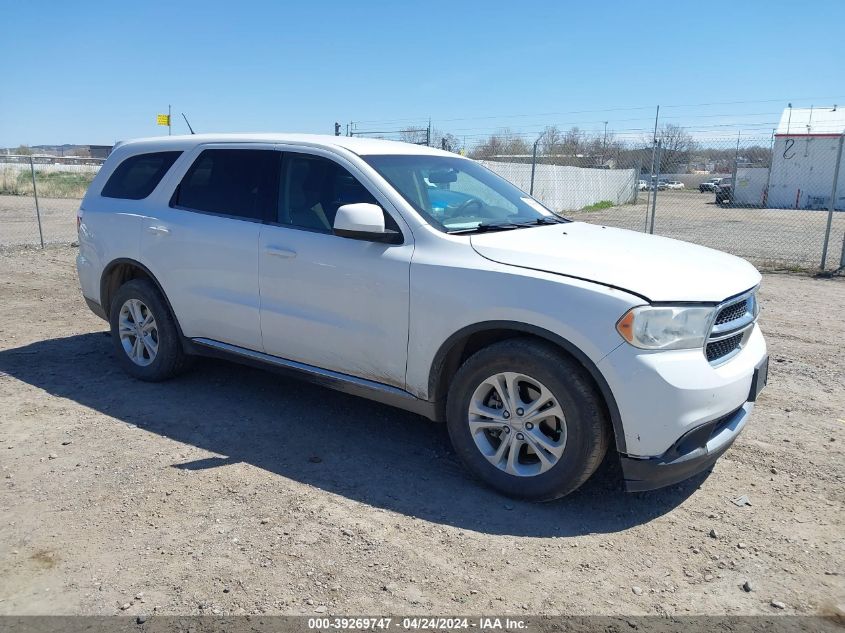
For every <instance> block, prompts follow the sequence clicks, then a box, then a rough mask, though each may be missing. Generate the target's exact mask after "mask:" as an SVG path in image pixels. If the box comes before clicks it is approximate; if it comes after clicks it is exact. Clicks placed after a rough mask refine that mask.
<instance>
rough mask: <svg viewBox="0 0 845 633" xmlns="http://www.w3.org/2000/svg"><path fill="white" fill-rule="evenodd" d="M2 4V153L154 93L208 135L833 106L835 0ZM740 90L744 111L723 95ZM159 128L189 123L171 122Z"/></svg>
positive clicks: (694, 124) (734, 95)
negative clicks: (804, 0) (656, 107)
mask: <svg viewBox="0 0 845 633" xmlns="http://www.w3.org/2000/svg"><path fill="white" fill-rule="evenodd" d="M0 8H2V16H3V21H4V29H3V36H2V39H0V59H2V60H3V62H4V63H3V73H2V75H3V79H2V82H3V87H2V89H0V146H16V145H18V144H21V143H26V144H31V145H34V144H42V143H51V144H52V143H112V142H113V141H115V140H117V139H122V138H131V137H137V136H150V135H155V134H160V133H162V132H164V133H166V128H161V127H157V126H156V125H155V115H156V113H158V112H166V111H167V105H168V103H170V104H173V110H174V113H175V114H176V116H178V113H179V112H182V111H184V112H187V113H188V115H189V118H190V119H191V122H192V124H193V125H194V127H195V128H196V129H197V130H198V131H204V132H210V131H306V132H320V133H332V131H333V123H334V121H336V120H337V121H340V122H342V123H344V125H345V123H346V122H347V121H380V120H381V121H384V120H388V121H393V120H397V119H402V120H403V121H401V122H398V121H397V122H395V123H394V122H385V123H382V122H373V123H360V124H359V129H364V128H376V129H378V128H380V127H387V128H389V129H391V128H395V127H398V126H400V125H402V124H405V123H407V122H410V121H405V120H410V119H416V120H417V122H420V121H423V120H425V119H427V117H429V116H430V117H431V118H432V120H433V125H434V126H435V127H437V128H439V129H442V130H445V131H453V132H454V133H455V134H457V135H458V136H462V135H467V136H468V137H469V138H470V139H472V138H476V137H478V136H480V135H483V134H486V133H489V132H490V131H492V130H494V129H496V128H499V127H503V126H509V127H511V128H513V129H515V130H519V131H522V132H526V133H527V132H531V133H533V131H534V130H537V129H540V128H541V127H542V126H543V125H544V124H557V125H559V126H560V127H562V128H567V127H570V126H571V125H580V126H581V127H582V128H586V129H596V128H600V127H601V125H602V124H603V121H604V120H608V121H609V127H610V129H611V130H615V131H617V132H619V133H622V134H625V133H627V134H635V133H638V132H637V131H638V130H639V129H647V128H648V127H649V125H650V123H649V121H650V120H651V119H652V117H653V107H654V105H656V104H658V103H660V104H661V105H662V106H665V107H664V109H663V110H662V114H663V115H664V116H665V117H666V118H665V119H664V120H668V121H672V122H676V123H681V124H684V125H687V126H688V127H690V128H693V129H700V130H702V132H701V133H706V132H707V131H709V130H713V132H714V133H716V132H719V133H721V132H722V131H723V128H722V127H719V126H724V128H728V127H730V126H732V125H733V126H742V125H746V126H750V125H751V124H752V123H753V124H754V125H756V126H757V129H759V130H762V132H761V134H768V132H770V129H769V128H770V127H771V125H770V123H772V124H773V123H774V122H775V121H777V118H778V114H779V112H780V111H781V110H782V108H783V107H784V106H785V105H786V102H787V101H789V100H791V101H793V104H794V105H795V106H809V105H811V104H815V105H821V104H825V105H829V104H831V103H834V102H837V99H838V103H841V104H842V105H843V106H845V37H843V33H842V25H843V24H845V2H842V1H841V0H829V1H826V0H813V2H809V3H804V4H801V3H795V2H780V1H777V0H772V1H769V2H762V1H760V2H728V3H716V4H707V3H699V2H697V3H692V2H677V1H676V2H621V1H620V2H613V1H606V2H553V1H550V0H549V1H545V2H533V1H529V0H522V1H520V2H513V1H512V0H511V1H508V2H497V1H495V0H487V1H484V2H463V1H457V0H450V1H446V2H441V1H438V0H429V1H427V2H401V1H400V2H367V1H365V0H360V1H357V2H321V1H318V0H309V1H307V2H282V1H279V2H258V1H253V0H240V1H239V2H216V1H209V0H203V1H202V2H173V3H170V2H116V1H109V2H94V1H86V0H77V1H74V2H59V1H55V2H46V1H39V0H31V1H26V2H24V1H21V0H7V1H6V2H3V3H2V5H0ZM736 101H742V102H750V103H737V104H726V103H725V102H736ZM714 102H716V103H719V104H720V105H710V106H696V107H670V106H682V105H683V106H688V105H690V104H702V103H714ZM636 108H640V109H636ZM512 115H520V116H512ZM174 126H175V127H174V133H182V132H185V131H186V129H185V127H184V124H183V123H182V122H181V117H180V118H179V119H178V120H176V117H174ZM767 126H768V127H767Z"/></svg>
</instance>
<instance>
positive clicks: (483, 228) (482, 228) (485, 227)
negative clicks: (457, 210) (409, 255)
mask: <svg viewBox="0 0 845 633" xmlns="http://www.w3.org/2000/svg"><path fill="white" fill-rule="evenodd" d="M567 222H569V220H565V219H563V218H558V217H556V216H555V217H553V216H543V217H540V218H535V219H534V220H529V221H528V222H482V223H480V224H479V225H478V226H473V227H471V228H468V229H455V230H454V231H449V233H450V234H452V235H454V234H458V233H486V232H487V231H507V230H510V229H525V228H529V227H532V226H544V225H548V224H565V223H567Z"/></svg>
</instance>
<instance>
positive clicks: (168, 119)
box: [167, 103, 172, 136]
mask: <svg viewBox="0 0 845 633" xmlns="http://www.w3.org/2000/svg"><path fill="white" fill-rule="evenodd" d="M171 127H172V126H171V122H170V104H169V103H168V104H167V136H170V128H171Z"/></svg>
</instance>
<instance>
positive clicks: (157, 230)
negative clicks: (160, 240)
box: [147, 226, 170, 235]
mask: <svg viewBox="0 0 845 633" xmlns="http://www.w3.org/2000/svg"><path fill="white" fill-rule="evenodd" d="M147 233H152V234H153V235H170V229H169V228H167V227H166V226H148V227H147Z"/></svg>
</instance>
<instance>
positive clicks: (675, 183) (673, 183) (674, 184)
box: [666, 180, 684, 189]
mask: <svg viewBox="0 0 845 633" xmlns="http://www.w3.org/2000/svg"><path fill="white" fill-rule="evenodd" d="M666 188H667V189H683V188H684V183H682V182H681V181H680V180H670V181H669V182H667V183H666Z"/></svg>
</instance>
